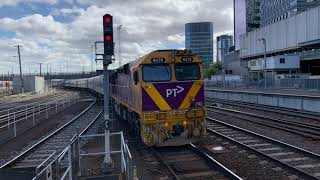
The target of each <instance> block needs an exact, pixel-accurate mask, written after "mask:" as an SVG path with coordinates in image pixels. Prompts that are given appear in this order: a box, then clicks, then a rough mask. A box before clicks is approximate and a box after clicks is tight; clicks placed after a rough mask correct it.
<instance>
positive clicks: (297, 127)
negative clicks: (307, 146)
mask: <svg viewBox="0 0 320 180" xmlns="http://www.w3.org/2000/svg"><path fill="white" fill-rule="evenodd" d="M208 107H209V108H212V109H207V110H208V111H212V112H218V113H221V114H224V115H226V116H231V117H235V118H239V119H243V120H245V121H250V122H253V123H256V124H261V125H264V126H268V127H272V128H276V129H281V130H284V131H287V132H290V133H295V134H299V135H302V136H305V137H310V138H313V139H320V127H318V126H316V127H313V126H310V125H308V124H303V123H295V122H292V121H284V120H277V119H273V118H271V117H265V116H261V115H256V114H252V113H246V112H242V111H237V110H232V109H226V108H220V107H214V106H208ZM217 109H218V110H217ZM219 110H222V111H228V112H231V113H236V114H240V115H246V116H251V117H255V118H260V120H253V119H247V118H244V117H239V116H237V115H232V114H228V113H224V112H221V111H219ZM261 119H262V120H261ZM266 120H270V121H272V122H267V123H265V122H261V121H266ZM283 123H286V124H283ZM290 126H292V127H290ZM308 129H309V130H308ZM310 130H312V131H310Z"/></svg>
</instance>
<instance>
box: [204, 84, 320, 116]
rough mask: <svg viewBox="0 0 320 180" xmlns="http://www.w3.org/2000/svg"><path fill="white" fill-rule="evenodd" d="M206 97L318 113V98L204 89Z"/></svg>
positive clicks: (319, 108)
mask: <svg viewBox="0 0 320 180" xmlns="http://www.w3.org/2000/svg"><path fill="white" fill-rule="evenodd" d="M206 96H207V97H208V98H217V99H225V100H231V101H241V102H248V103H254V104H262V105H269V106H276V107H283V108H290V109H297V110H305V111H312V112H320V96H309V95H297V94H280V93H265V92H253V91H237V90H221V89H206Z"/></svg>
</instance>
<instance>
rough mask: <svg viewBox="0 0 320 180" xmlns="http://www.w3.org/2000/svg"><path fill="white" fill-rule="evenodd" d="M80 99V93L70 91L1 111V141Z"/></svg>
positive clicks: (14, 135)
mask: <svg viewBox="0 0 320 180" xmlns="http://www.w3.org/2000/svg"><path fill="white" fill-rule="evenodd" d="M78 100H79V94H78V93H70V94H68V96H66V97H62V98H57V99H55V100H51V101H49V102H36V103H32V104H28V105H22V106H17V107H14V108H10V109H6V110H2V111H0V135H1V138H0V141H1V142H5V141H7V140H8V139H10V138H12V137H16V136H17V134H20V133H22V132H24V131H25V130H27V129H29V128H31V127H34V126H35V125H36V124H37V123H38V122H39V121H40V119H41V118H45V119H48V118H49V115H50V114H53V113H58V112H59V111H61V110H63V109H65V108H66V107H68V106H70V105H72V104H75V103H76V102H77V101H78Z"/></svg>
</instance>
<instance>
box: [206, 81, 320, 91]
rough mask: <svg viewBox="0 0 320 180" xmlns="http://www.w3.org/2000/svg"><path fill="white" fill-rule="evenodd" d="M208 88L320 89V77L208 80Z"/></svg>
mask: <svg viewBox="0 0 320 180" xmlns="http://www.w3.org/2000/svg"><path fill="white" fill-rule="evenodd" d="M205 83H206V87H207V88H250V89H263V88H268V89H305V90H320V79H294V78H293V79H274V78H267V79H266V80H265V79H260V80H256V81H253V80H250V79H245V78H241V80H237V81H232V80H230V81H211V80H206V82H205Z"/></svg>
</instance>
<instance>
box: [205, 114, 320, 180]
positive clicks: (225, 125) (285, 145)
mask: <svg viewBox="0 0 320 180" xmlns="http://www.w3.org/2000/svg"><path fill="white" fill-rule="evenodd" d="M206 119H207V120H209V122H214V123H217V124H220V125H223V126H224V127H227V128H230V129H233V130H236V131H239V132H242V133H245V134H249V135H252V136H254V137H258V138H260V139H262V140H265V141H267V142H272V143H273V144H277V145H280V146H283V147H286V148H289V149H291V150H293V151H295V152H299V153H302V154H305V155H307V156H309V157H310V156H311V157H313V158H317V159H319V161H320V155H319V154H317V153H314V152H311V151H308V150H306V149H303V148H300V147H297V146H294V145H291V144H288V143H285V142H282V141H279V140H276V139H273V138H270V137H267V136H264V135H261V134H258V133H256V132H252V131H249V130H246V129H243V128H240V127H237V126H234V125H231V124H228V123H225V122H222V121H219V120H217V119H214V118H210V117H207V118H206ZM207 130H208V131H209V132H211V133H213V134H216V135H219V136H220V137H223V138H225V139H228V140H229V141H232V142H234V143H236V144H238V145H241V146H243V147H245V148H247V149H249V150H252V151H254V152H256V153H258V154H260V155H262V156H264V157H266V158H268V159H270V160H272V161H274V162H277V163H280V164H282V165H283V166H285V167H288V168H289V169H291V170H293V171H295V172H298V173H299V174H300V175H303V176H306V177H308V178H310V179H315V180H319V178H317V177H315V176H313V175H312V174H310V173H308V172H305V171H303V170H301V169H298V168H296V167H294V166H292V165H290V164H288V163H286V162H282V161H281V160H280V159H277V158H275V157H272V156H269V155H268V154H266V153H263V152H262V151H259V150H257V149H255V148H253V147H250V146H249V145H246V144H244V143H242V142H240V141H238V140H235V139H233V138H231V137H228V136H227V135H224V134H222V133H220V132H218V131H215V130H213V129H211V128H210V127H207Z"/></svg>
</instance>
